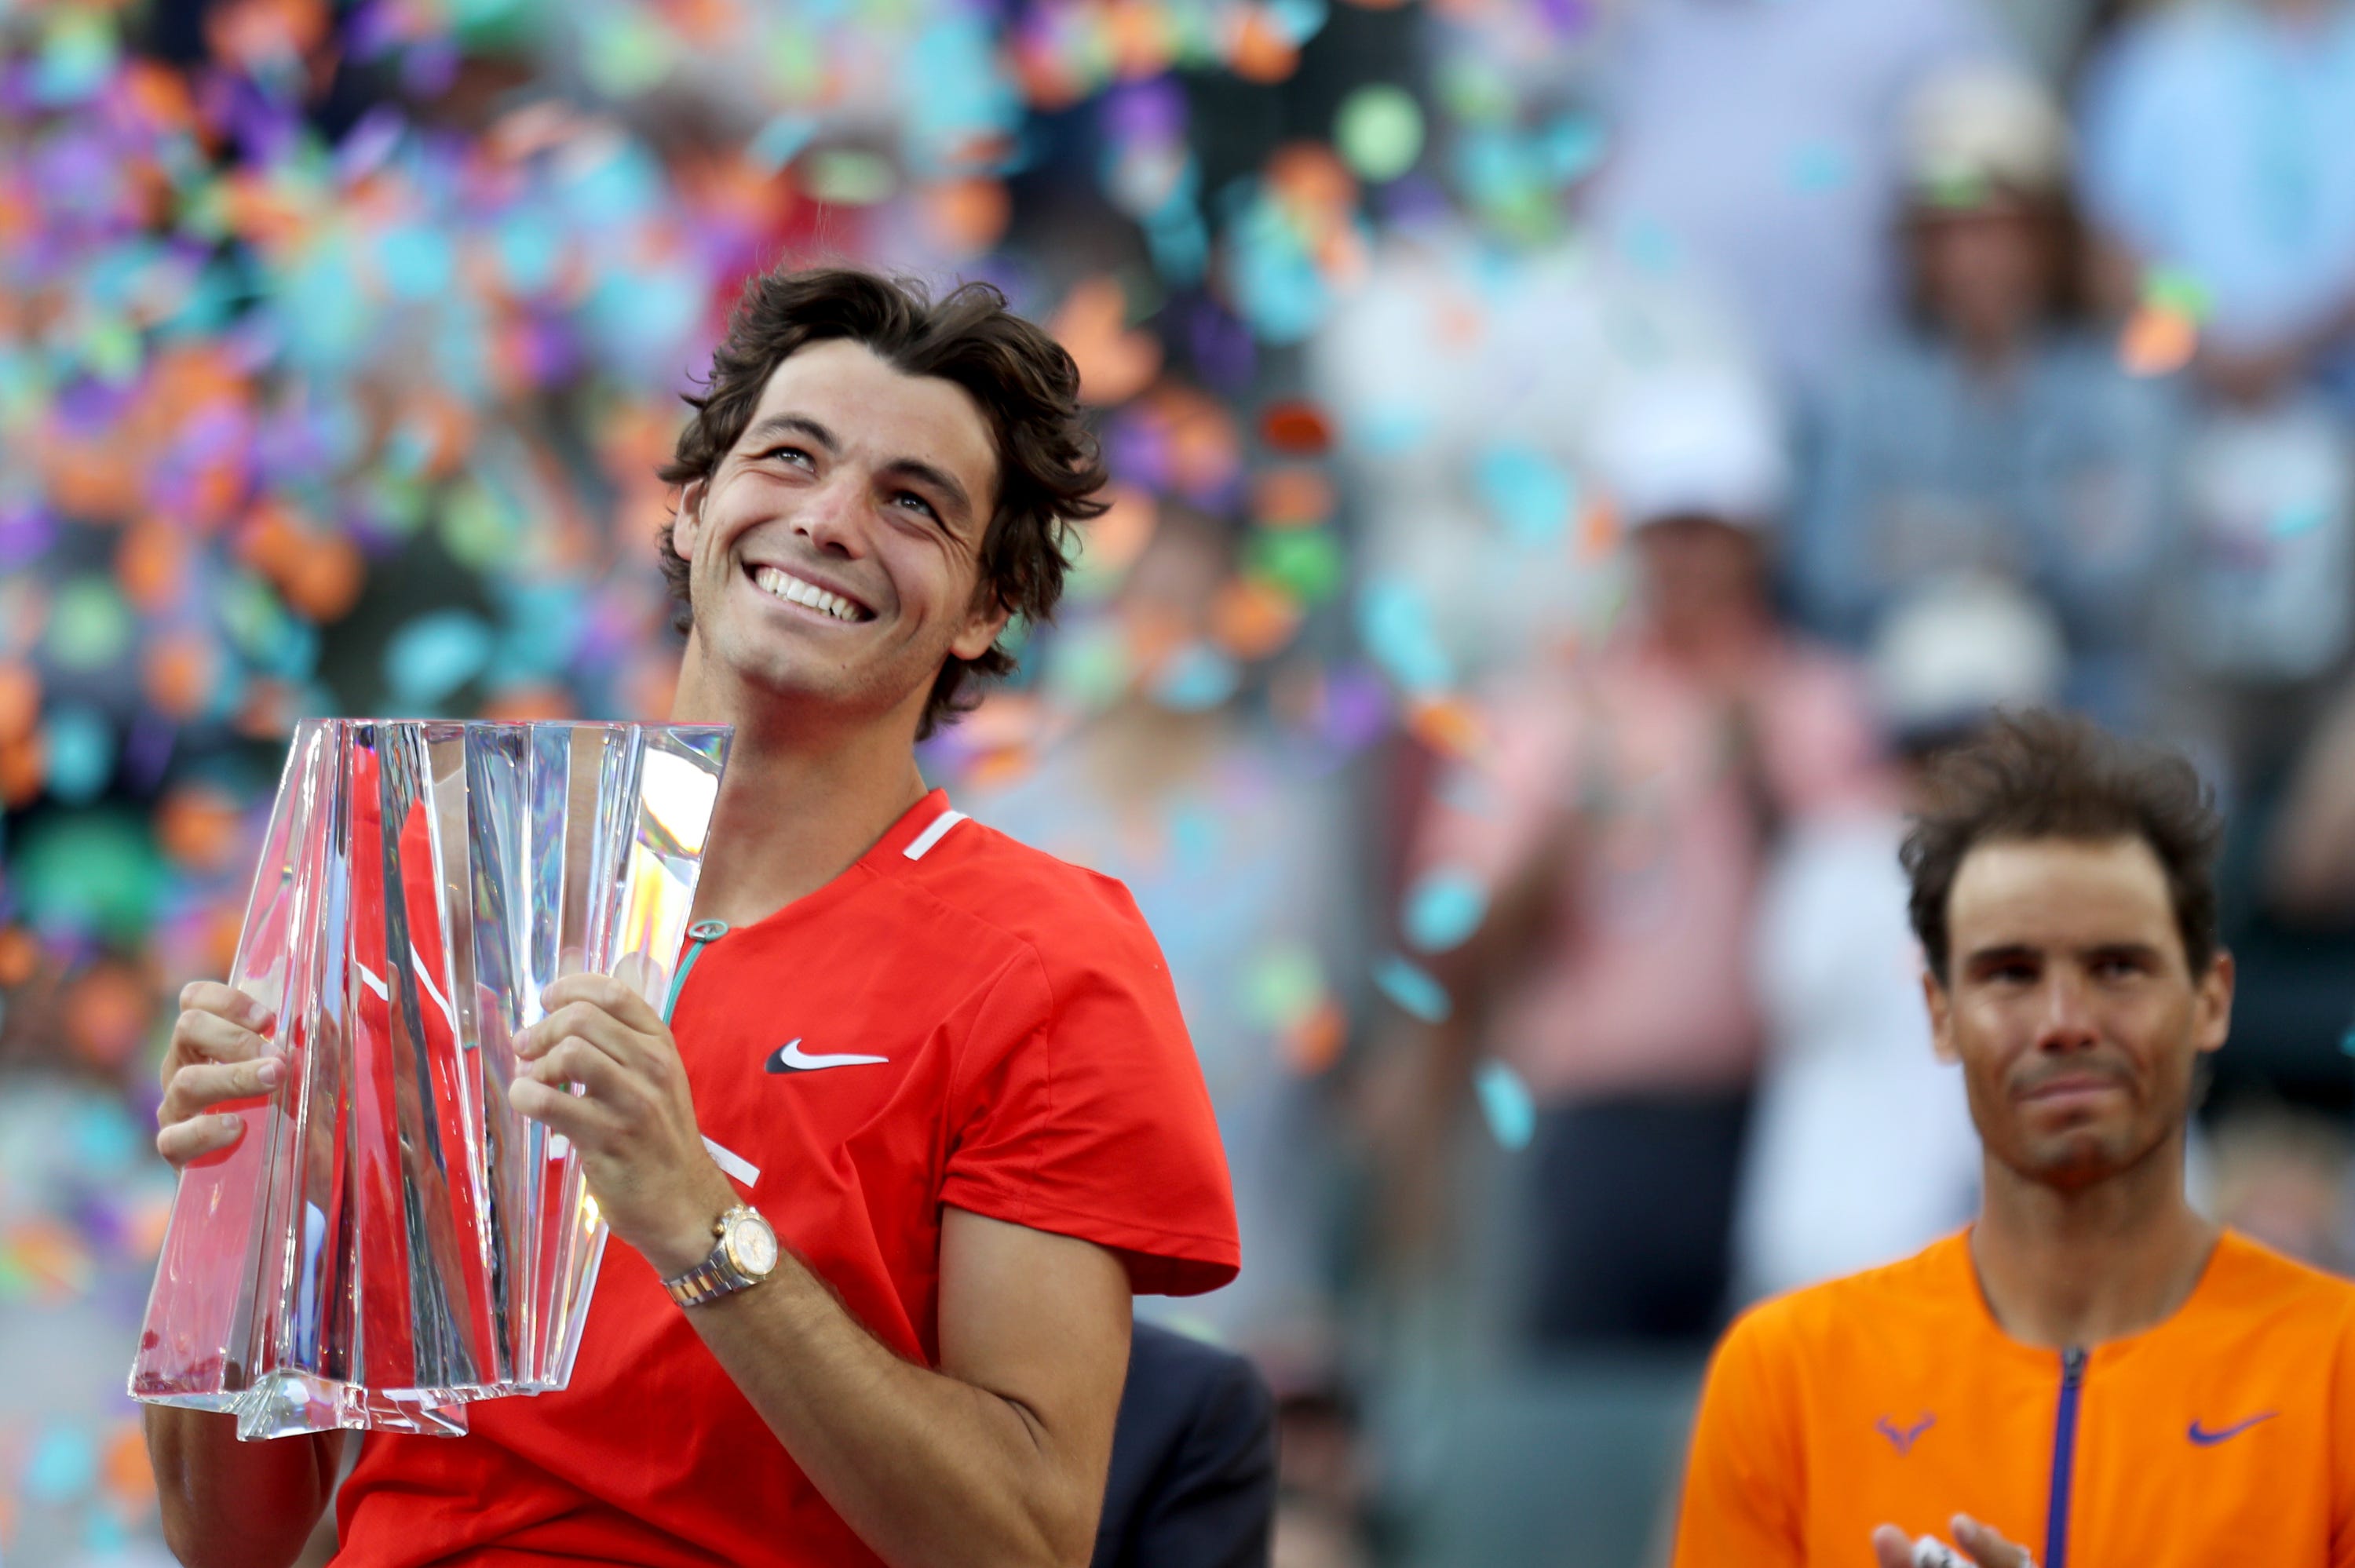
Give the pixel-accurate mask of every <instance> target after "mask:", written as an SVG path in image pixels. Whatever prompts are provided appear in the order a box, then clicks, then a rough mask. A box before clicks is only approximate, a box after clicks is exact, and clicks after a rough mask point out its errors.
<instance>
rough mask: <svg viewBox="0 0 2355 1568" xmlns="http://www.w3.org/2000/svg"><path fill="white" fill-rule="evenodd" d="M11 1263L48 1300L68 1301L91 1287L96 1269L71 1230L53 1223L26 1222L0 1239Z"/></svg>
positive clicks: (0, 1243) (88, 1252)
mask: <svg viewBox="0 0 2355 1568" xmlns="http://www.w3.org/2000/svg"><path fill="white" fill-rule="evenodd" d="M0 1245H4V1246H5V1247H6V1249H7V1251H8V1253H9V1255H10V1258H11V1261H13V1262H14V1263H15V1264H16V1267H17V1268H18V1269H20V1270H22V1271H23V1272H24V1273H25V1274H27V1275H28V1276H30V1277H31V1278H32V1281H33V1283H34V1285H35V1286H36V1287H39V1288H40V1291H41V1294H42V1295H43V1296H44V1297H46V1298H48V1299H50V1300H52V1301H57V1300H70V1299H72V1298H74V1297H77V1296H80V1295H82V1294H83V1293H84V1292H86V1291H88V1290H89V1289H90V1287H91V1281H92V1280H93V1279H94V1278H95V1277H96V1274H97V1270H96V1268H95V1267H94V1266H92V1264H91V1256H90V1249H89V1248H88V1247H86V1246H84V1245H82V1240H81V1238H80V1236H79V1235H76V1234H74V1233H73V1232H72V1231H70V1230H68V1229H67V1228H66V1227H65V1226H64V1225H61V1224H58V1223H57V1222H55V1221H53V1220H44V1219H32V1220H26V1221H23V1222H22V1223H20V1224H17V1225H16V1228H15V1229H14V1230H12V1231H10V1232H9V1233H8V1234H7V1235H6V1236H5V1238H0Z"/></svg>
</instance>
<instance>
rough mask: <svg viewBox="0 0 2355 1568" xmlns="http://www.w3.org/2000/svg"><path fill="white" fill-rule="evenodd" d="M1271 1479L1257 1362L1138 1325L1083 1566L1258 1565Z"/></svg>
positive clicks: (1269, 1514) (1266, 1411)
mask: <svg viewBox="0 0 2355 1568" xmlns="http://www.w3.org/2000/svg"><path fill="white" fill-rule="evenodd" d="M1275 1480H1276V1474H1275V1401H1274V1399H1273V1396H1272V1395H1271V1394H1270V1393H1268V1388H1267V1384H1266V1383H1265V1382H1264V1381H1263V1380H1262V1379H1261V1377H1260V1375H1259V1372H1258V1370H1257V1369H1256V1368H1254V1367H1253V1366H1252V1364H1251V1362H1250V1361H1246V1360H1244V1359H1243V1358H1242V1357H1241V1356H1239V1355H1235V1354H1233V1353H1232V1352H1231V1351H1221V1350H1218V1349H1215V1348H1214V1347H1211V1346H1209V1345H1204V1344H1199V1343H1197V1342H1195V1341H1193V1340H1188V1339H1187V1338H1185V1337H1184V1336H1183V1335H1178V1334H1173V1333H1170V1332H1169V1331H1168V1330H1163V1329H1156V1328H1155V1327H1153V1326H1152V1325H1151V1324H1146V1323H1140V1324H1138V1325H1137V1328H1136V1340H1135V1346H1134V1348H1133V1349H1132V1350H1131V1351H1130V1361H1129V1381H1128V1387H1127V1390H1126V1391H1125V1392H1124V1394H1123V1395H1122V1398H1121V1408H1120V1424H1119V1427H1118V1429H1117V1431H1116V1433H1115V1435H1114V1439H1113V1465H1112V1478H1111V1484H1110V1486H1109V1487H1108V1488H1107V1493H1106V1497H1105V1507H1104V1517H1103V1529H1102V1531H1100V1532H1099V1534H1098V1536H1097V1539H1096V1552H1095V1558H1094V1562H1093V1565H1092V1568H1265V1564H1266V1563H1267V1561H1268V1544H1269V1536H1270V1534H1271V1532H1272V1531H1273V1524H1274V1517H1275Z"/></svg>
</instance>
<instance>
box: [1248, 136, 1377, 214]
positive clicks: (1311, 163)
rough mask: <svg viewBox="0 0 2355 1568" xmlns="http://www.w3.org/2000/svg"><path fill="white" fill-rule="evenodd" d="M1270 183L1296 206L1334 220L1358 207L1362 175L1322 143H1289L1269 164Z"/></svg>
mask: <svg viewBox="0 0 2355 1568" xmlns="http://www.w3.org/2000/svg"><path fill="white" fill-rule="evenodd" d="M1267 183H1268V184H1269V185H1273V187H1274V188H1275V190H1276V192H1277V194H1278V195H1280V196H1283V197H1284V200H1285V201H1286V202H1288V203H1290V204H1291V205H1292V206H1293V207H1295V208H1297V209H1299V210H1301V211H1303V212H1305V213H1310V214H1314V215H1316V216H1317V217H1335V216H1338V215H1342V214H1346V213H1348V211H1349V209H1350V208H1351V207H1355V206H1356V205H1357V200H1358V176H1357V175H1353V174H1351V173H1350V172H1349V165H1348V164H1345V163H1343V162H1342V161H1341V155H1340V154H1338V153H1336V152H1335V151H1334V150H1333V149H1332V148H1330V147H1328V146H1327V145H1326V144H1325V143H1322V142H1287V143H1284V145H1283V146H1281V147H1278V148H1277V149H1276V150H1275V153H1274V155H1273V156H1272V157H1270V158H1269V159H1268V161H1267Z"/></svg>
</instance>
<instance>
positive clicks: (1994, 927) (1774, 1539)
mask: <svg viewBox="0 0 2355 1568" xmlns="http://www.w3.org/2000/svg"><path fill="white" fill-rule="evenodd" d="M1931 784H1932V792H1931V796H1930V803H1929V805H1928V806H1927V807H1926V808H1925V809H1924V810H1923V812H1922V813H1921V814H1920V816H1919V818H1918V820H1917V821H1916V823H1915V826H1914V830H1913V834H1912V836H1911V837H1910V838H1909V839H1908V841H1907V842H1906V845H1905V849H1904V853H1903V859H1904V864H1905V868H1906V871H1907V873H1908V874H1909V875H1910V876H1911V877H1912V880H1913V898H1912V915H1913V927H1914V930H1915V932H1916V934H1917V935H1919V936H1920V938H1921V939H1922V947H1923V957H1924V960H1925V965H1926V972H1925V974H1924V977H1923V992H1924V994H1925V996H1926V997H1927V999H1928V1002H1929V1008H1930V1016H1931V1022H1932V1027H1933V1031H1934V1036H1935V1040H1936V1044H1937V1051H1938V1054H1939V1055H1940V1056H1941V1057H1942V1058H1943V1059H1945V1060H1946V1061H1948V1062H1952V1063H1955V1064H1958V1065H1960V1066H1961V1068H1962V1071H1963V1078H1964V1083H1965V1085H1966V1088H1967V1090H1968V1094H1969V1099H1970V1106H1971V1114H1972V1118H1973V1119H1974V1120H1975V1121H1976V1122H1977V1127H1978V1131H1979V1136H1980V1139H1981V1141H1982V1143H1983V1145H1984V1148H1985V1155H1986V1160H1985V1167H1986V1175H1985V1184H1986V1190H1985V1196H1984V1199H1983V1202H1982V1207H1981V1210H1980V1214H1979V1218H1978V1221H1977V1224H1974V1225H1973V1226H1972V1227H1971V1228H1970V1229H1969V1230H1967V1231H1966V1232H1964V1233H1963V1234H1959V1235H1956V1236H1953V1237H1950V1238H1948V1239H1946V1240H1945V1241H1941V1242H1939V1243H1936V1244H1935V1245H1933V1246H1931V1247H1930V1248H1929V1249H1928V1250H1927V1251H1925V1252H1923V1253H1921V1254H1919V1255H1916V1256H1913V1257H1912V1258H1909V1259H1907V1260H1905V1261H1903V1262H1902V1263H1897V1264H1892V1265H1891V1266H1887V1267H1884V1268H1879V1269H1874V1270H1871V1271H1870V1272H1867V1273H1864V1274H1859V1275H1854V1276H1851V1277H1848V1278H1845V1279H1838V1280H1834V1281H1832V1282H1830V1283H1828V1284H1825V1285H1820V1286H1817V1287H1812V1288H1810V1289H1806V1290H1802V1291H1799V1292H1796V1294H1794V1295H1790V1296H1786V1297H1784V1298H1780V1299H1778V1300H1774V1301H1771V1302H1768V1303H1766V1304H1765V1305H1764V1306H1761V1307H1759V1308H1755V1309H1754V1310H1753V1311H1752V1312H1750V1313H1749V1314H1747V1315H1746V1316H1745V1317H1743V1318H1742V1319H1741V1320H1740V1321H1739V1322H1737V1323H1736V1324H1735V1325H1734V1326H1733V1328H1732V1330H1730V1331H1729V1332H1728V1333H1727V1335H1726V1337H1725V1340H1724V1341H1723V1343H1722V1344H1721V1345H1720V1347H1719V1349H1718V1352H1717V1356H1716V1360H1715V1361H1714V1362H1713V1363H1712V1365H1711V1367H1710V1374H1709V1382H1708V1385H1707V1387H1706V1389H1705V1390H1704V1392H1703V1393H1702V1397H1701V1406H1700V1417H1699V1420H1698V1424H1697V1425H1696V1427H1695V1430H1694V1434H1693V1445H1692V1455H1691V1460H1690V1465H1689V1472H1688V1475H1687V1478H1686V1483H1685V1495H1684V1500H1683V1508H1682V1513H1681V1517H1680V1520H1679V1525H1678V1541H1677V1551H1676V1559H1675V1561H1676V1564H1677V1568H1782V1565H1785V1564H1787V1565H1790V1568H1799V1565H1801V1564H1806V1565H1807V1568H1838V1565H1841V1564H1856V1565H1857V1568H1868V1565H1877V1568H1910V1565H1912V1564H1913V1563H1915V1561H1916V1555H1915V1554H1916V1551H1917V1547H1916V1544H1915V1542H1917V1539H1921V1538H1930V1537H1938V1536H1945V1537H1948V1538H1950V1539H1951V1540H1952V1541H1953V1542H1954V1543H1955V1546H1957V1547H1959V1548H1960V1549H1961V1551H1962V1552H1964V1553H1966V1554H1967V1556H1966V1560H1967V1561H1969V1562H1972V1563H1977V1564H1979V1565H1980V1568H2029V1565H2030V1564H2031V1563H2041V1568H2108V1565H2112V1564H2117V1565H2121V1568H2124V1565H2131V1568H2168V1565H2170V1564H2180V1565H2182V1568H2191V1565H2193V1564H2199V1565H2200V1568H2211V1565H2213V1564H2218V1563H2263V1564H2264V1565H2265V1568H2305V1565H2308V1564H2311V1565H2314V1568H2355V1287H2350V1286H2349V1285H2348V1284H2345V1283H2343V1282H2341V1281H2339V1280H2336V1279H2332V1278H2329V1277H2326V1276H2323V1275H2321V1274H2318V1273H2316V1272H2314V1271H2312V1270H2310V1269H2307V1268H2305V1267H2303V1266H2299V1265H2297V1264H2295V1263H2292V1262H2290V1261H2289V1260H2288V1259H2286V1258H2284V1257H2281V1256H2279V1255H2275V1254H2274V1253H2271V1252H2268V1251H2267V1250H2265V1249H2264V1248H2263V1247H2261V1246H2259V1245H2256V1244H2255V1243H2254V1242H2252V1241H2249V1240H2247V1239H2246V1238H2243V1237H2242V1236H2238V1235H2235V1234H2232V1233H2230V1232H2225V1231H2221V1230H2220V1229H2219V1228H2218V1227H2216V1226H2215V1225H2213V1224H2210V1223H2209V1222H2208V1221H2206V1220H2204V1219H2202V1218H2201V1217H2200V1215H2199V1214H2198V1213H2194V1212H2193V1210H2192V1209H2191V1207H2190V1204H2189V1202H2186V1200H2185V1197H2184V1180H2183V1147H2184V1128H2185V1125H2186V1123H2187V1121H2188V1120H2189V1118H2190V1110H2191V1107H2192V1104H2193V1101H2194V1099H2195V1098H2196V1097H2197V1085H2198V1082H2199V1076H2200V1075H2199V1072H2198V1063H2199V1060H2200V1056H2201V1055H2202V1054H2205V1053H2207V1052H2211V1051H2214V1050H2216V1049H2217V1048H2218V1047H2220V1046H2222V1044H2223V1043H2224V1036H2225V1033H2226V1030H2227V1027H2228V1025H2229V1022H2230V1015H2231V1009H2232V958H2231V956H2230V955H2229V954H2227V953H2225V952H2223V951H2222V950H2221V949H2220V948H2219V947H2218V945H2217V938H2216V910H2215V891H2214V887H2213V884H2212V881H2211V865H2212V863H2213V860H2214V856H2215V851H2216V846H2217V842H2218V839H2219V837H2220V823H2219V821H2218V819H2217V817H2216V814H2215V811H2214V809H2213V807H2212V805H2211V801H2210V800H2209V798H2208V796H2207V794H2206V792H2205V791H2204V790H2203V789H2202V788H2201V786H2200V783H2199V781H2198V779H2197V778H2196V776H2195V775H2194V774H2193V772H2192V770H2191V768H2190V766H2189V765H2188V764H2186V763H2185V762H2183V761H2182V760H2181V759H2180V758H2173V757H2169V756H2165V755H2162V754H2154V753H2150V752H2147V751H2143V750H2140V749H2137V748H2134V747H2128V746H2126V745H2124V744H2123V743H2120V742H2117V741H2115V740H2113V739H2111V738H2110V737H2108V736H2104V735H2103V734H2102V733H2101V732H2100V731H2098V730H2096V729H2094V728H2093V727H2092V726H2090V725H2086V724H2084V723H2083V722H2081V721H2077V720H2073V719H2067V718H2062V717H2058V716H2054V715H2046V714H2029V715H2023V716H2020V717H2018V718H2010V719H2003V720H1999V721H1998V723H1997V725H1996V726H1994V728H1993V729H1992V730H1991V731H1990V733H1989V734H1988V735H1987V736H1986V737H1985V738H1984V739H1982V740H1981V741H1979V742H1978V743H1977V744H1975V745H1974V746H1972V747H1968V748H1966V749H1964V750H1962V751H1959V752H1955V753H1952V754H1950V755H1949V756H1948V757H1947V758H1945V759H1944V761H1943V763H1942V764H1941V765H1940V766H1939V767H1938V768H1936V769H1935V771H1934V774H1933V777H1932V780H1931ZM1935 1556H1936V1553H1935V1552H1932V1551H1929V1550H1927V1549H1926V1548H1924V1549H1923V1558H1922V1561H1924V1562H1926V1561H1930V1560H1932V1559H1933V1558H1934V1557H1935Z"/></svg>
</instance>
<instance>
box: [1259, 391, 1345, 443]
mask: <svg viewBox="0 0 2355 1568" xmlns="http://www.w3.org/2000/svg"><path fill="white" fill-rule="evenodd" d="M1259 433H1260V439H1261V440H1263V441H1265V442H1266V443H1267V444H1268V445H1269V446H1271V447H1273V448H1274V449H1275V450H1277V451H1280V452H1290V453H1293V454H1295V455H1296V456H1300V457H1314V456H1316V454H1317V453H1319V452H1322V451H1326V450H1329V449H1330V448H1331V447H1332V445H1333V426H1332V422H1331V421H1330V420H1328V419H1327V418H1326V417H1325V413H1324V410H1323V409H1321V408H1317V407H1316V404H1314V403H1311V402H1308V401H1306V400H1305V399H1301V398H1291V399H1287V400H1285V401H1284V402H1281V403H1272V404H1270V405H1268V408H1267V409H1266V411H1265V412H1263V414H1261V415H1260V417H1259Z"/></svg>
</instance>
